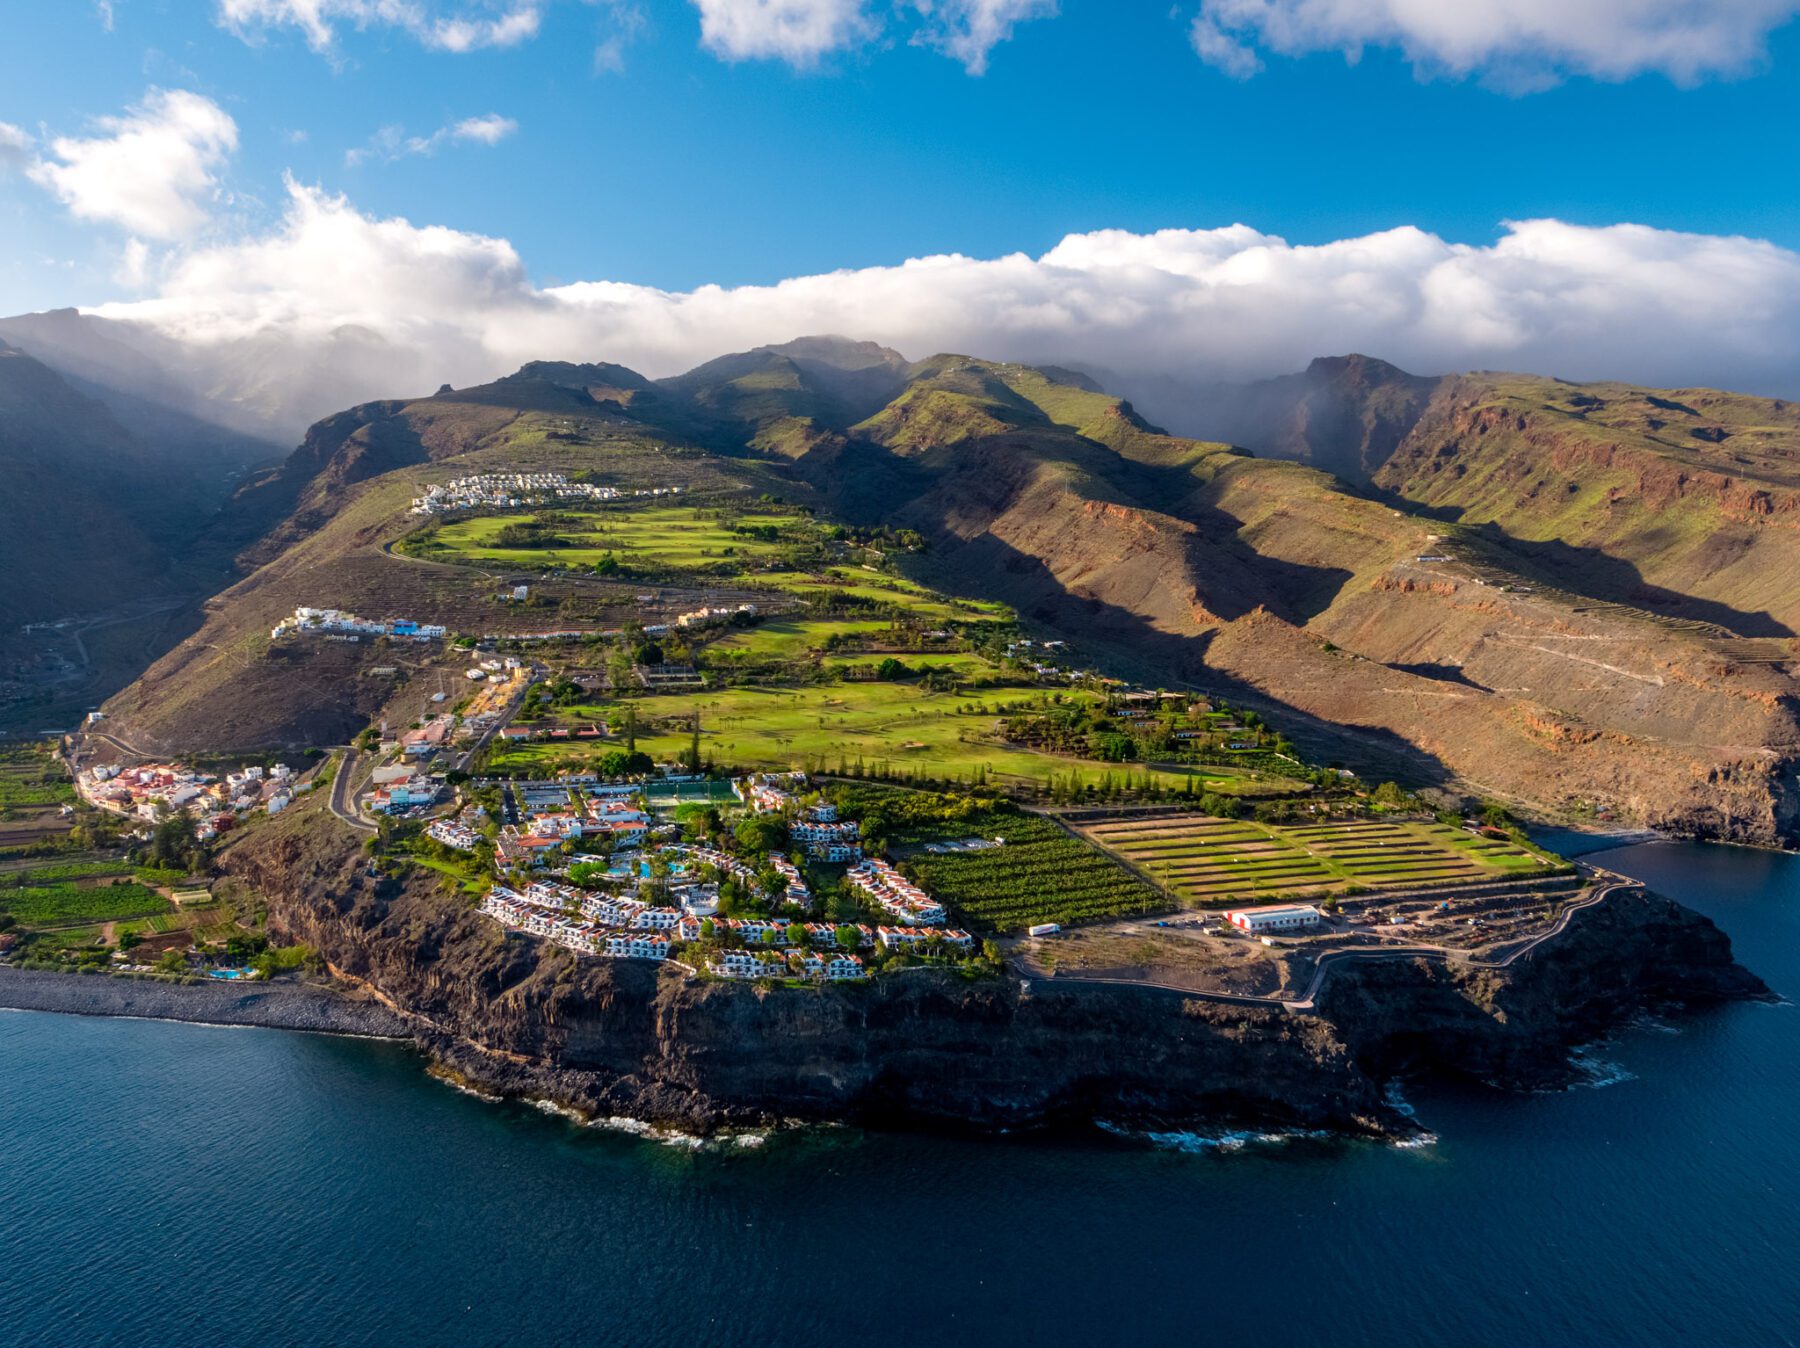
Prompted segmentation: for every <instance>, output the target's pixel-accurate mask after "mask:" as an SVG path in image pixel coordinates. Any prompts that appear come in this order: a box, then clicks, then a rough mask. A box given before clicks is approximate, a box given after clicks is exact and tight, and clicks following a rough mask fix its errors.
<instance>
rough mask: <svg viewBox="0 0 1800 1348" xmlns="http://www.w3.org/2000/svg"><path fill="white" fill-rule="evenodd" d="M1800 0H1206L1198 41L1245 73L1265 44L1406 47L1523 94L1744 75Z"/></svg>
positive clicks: (1288, 49)
mask: <svg viewBox="0 0 1800 1348" xmlns="http://www.w3.org/2000/svg"><path fill="white" fill-rule="evenodd" d="M1796 13H1800V0H1575V3H1570V0H1455V2H1454V3H1444V0H1201V4H1200V11H1199V14H1198V15H1197V16H1196V18H1195V19H1194V21H1193V26H1192V29H1191V37H1192V41H1193V45H1194V49H1195V51H1197V52H1198V53H1199V55H1200V57H1201V58H1202V59H1203V60H1205V61H1207V62H1208V63H1209V64H1211V65H1215V66H1218V67H1219V68H1220V69H1221V70H1223V71H1225V73H1227V74H1229V75H1232V76H1234V77H1236V78H1239V79H1242V78H1247V77H1248V76H1250V75H1252V74H1254V73H1255V72H1256V71H1257V70H1259V69H1261V61H1260V60H1259V58H1258V56H1257V49H1259V48H1260V49H1261V50H1262V51H1265V52H1271V53H1274V54H1276V55H1280V56H1301V55H1304V54H1306V53H1308V52H1320V51H1341V52H1343V53H1344V54H1345V56H1346V57H1347V58H1348V59H1350V60H1352V61H1355V60H1356V59H1357V58H1358V57H1359V56H1360V55H1361V53H1362V50H1363V48H1364V47H1366V46H1377V47H1397V48H1399V49H1400V50H1401V51H1402V52H1403V53H1404V54H1405V56H1406V58H1407V60H1409V61H1411V62H1412V63H1413V64H1414V65H1415V66H1416V67H1417V68H1419V69H1420V70H1421V71H1423V72H1425V73H1432V74H1437V73H1442V74H1448V75H1453V76H1464V75H1470V74H1480V75H1482V76H1484V77H1486V78H1488V79H1490V80H1492V81H1494V82H1497V83H1499V84H1502V85H1506V86H1511V87H1514V88H1519V89H1528V88H1541V87H1543V86H1544V85H1547V84H1552V83H1555V82H1556V81H1557V80H1559V79H1561V78H1563V77H1565V76H1567V75H1570V74H1578V75H1588V76H1592V77H1594V78H1596V79H1603V80H1622V79H1629V78H1630V77H1632V76H1634V75H1639V74H1643V73H1645V72H1649V71H1654V72H1659V73H1661V74H1664V75H1667V76H1668V77H1669V78H1670V79H1672V80H1675V81H1676V82H1677V83H1680V84H1692V83H1694V82H1696V81H1698V80H1701V79H1704V78H1707V77H1711V76H1722V75H1724V76H1728V75H1735V74H1741V73H1743V72H1745V71H1746V70H1750V69H1753V68H1754V67H1755V66H1757V65H1758V64H1759V63H1761V62H1762V61H1764V60H1765V59H1766V57H1767V48H1766V40H1767V38H1768V35H1769V34H1770V33H1771V32H1772V31H1774V30H1775V29H1776V28H1779V27H1781V26H1782V25H1784V24H1785V23H1787V22H1788V21H1789V20H1790V19H1791V18H1793V17H1794V15H1795V14H1796Z"/></svg>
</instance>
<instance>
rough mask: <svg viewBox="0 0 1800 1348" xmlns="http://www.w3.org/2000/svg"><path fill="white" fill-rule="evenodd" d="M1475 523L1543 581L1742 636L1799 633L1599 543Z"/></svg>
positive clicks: (1515, 563) (1485, 538)
mask: <svg viewBox="0 0 1800 1348" xmlns="http://www.w3.org/2000/svg"><path fill="white" fill-rule="evenodd" d="M1471 527H1472V529H1473V531H1474V533H1475V536H1476V538H1477V540H1478V541H1480V542H1481V543H1485V544H1488V545H1489V546H1490V547H1492V548H1494V549H1496V550H1497V551H1498V552H1499V553H1500V554H1501V555H1502V559H1503V560H1504V562H1505V563H1506V565H1507V566H1508V567H1509V568H1510V569H1511V570H1514V571H1516V572H1518V574H1519V575H1520V576H1522V577H1524V578H1526V579H1529V580H1533V581H1536V582H1537V583H1539V584H1541V585H1548V586H1554V587H1555V588H1557V589H1559V590H1565V591H1568V592H1569V593H1572V594H1576V595H1580V596H1582V597H1584V598H1588V599H1597V600H1600V601H1602V602H1604V603H1609V604H1628V605H1630V606H1632V607H1634V608H1642V609H1648V610H1649V611H1650V612H1652V613H1656V614H1659V615H1661V616H1663V617H1667V618H1674V619H1678V620H1681V621H1684V622H1700V623H1709V624H1712V625H1713V626H1716V627H1722V628H1724V629H1725V630H1727V631H1728V632H1731V633H1734V634H1735V635H1737V636H1740V637H1791V636H1794V635H1795V632H1794V630H1793V629H1792V628H1791V627H1789V626H1787V624H1785V623H1783V622H1782V621H1781V620H1780V619H1779V618H1777V617H1776V616H1775V615H1774V614H1772V613H1770V612H1768V611H1766V610H1763V611H1760V612H1759V611H1756V610H1752V609H1741V608H1733V607H1732V606H1731V605H1730V604H1724V603H1720V602H1719V601H1717V600H1712V599H1703V598H1701V597H1700V596H1698V595H1692V594H1684V593H1682V592H1681V591H1679V590H1671V589H1668V588H1667V587H1665V586H1661V585H1653V584H1651V583H1650V582H1649V581H1648V580H1646V579H1644V573H1643V572H1642V571H1641V570H1639V569H1638V566H1637V564H1636V563H1635V562H1630V561H1627V560H1625V559H1624V558H1623V557H1614V556H1611V555H1610V554H1608V553H1605V552H1602V551H1601V550H1600V549H1598V548H1588V547H1578V546H1576V545H1575V544H1572V543H1565V542H1562V541H1561V540H1560V539H1548V540H1545V541H1543V542H1536V541H1531V540H1526V539H1521V538H1517V537H1515V536H1513V535H1512V534H1509V533H1507V532H1506V531H1505V530H1504V529H1501V528H1500V527H1499V526H1498V525H1496V524H1492V523H1489V524H1482V525H1476V526H1471ZM1730 546H1731V544H1730V541H1729V540H1728V539H1720V540H1719V548H1720V549H1721V550H1722V551H1728V550H1729V549H1730ZM1728 560H1729V557H1722V558H1721V563H1723V562H1725V561H1728Z"/></svg>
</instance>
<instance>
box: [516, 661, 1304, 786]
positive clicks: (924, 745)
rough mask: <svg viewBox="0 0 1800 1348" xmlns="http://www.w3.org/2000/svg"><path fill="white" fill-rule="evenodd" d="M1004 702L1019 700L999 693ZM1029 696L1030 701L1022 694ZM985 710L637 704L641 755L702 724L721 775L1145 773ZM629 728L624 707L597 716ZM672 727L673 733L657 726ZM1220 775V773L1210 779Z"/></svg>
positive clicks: (775, 700) (842, 688) (664, 699)
mask: <svg viewBox="0 0 1800 1348" xmlns="http://www.w3.org/2000/svg"><path fill="white" fill-rule="evenodd" d="M992 691H994V692H995V693H997V695H999V696H1004V695H1005V694H1006V693H1007V692H1008V691H1009V690H1006V689H1000V690H992ZM1020 691H1024V690H1020ZM975 705H977V704H976V703H975V702H973V701H971V700H970V699H969V698H967V697H964V696H959V695H957V694H954V693H933V692H929V691H927V690H926V689H924V688H921V687H919V686H918V685H917V684H913V683H846V684H832V685H824V686H818V687H806V688H781V689H766V688H725V689H718V690H713V691H707V692H702V693H693V694H673V693H672V694H663V695H659V696H655V697H645V698H640V699H638V700H637V701H636V706H637V714H638V724H639V726H640V727H641V729H640V730H639V733H638V747H639V748H640V749H642V750H643V751H644V752H646V753H648V754H650V755H651V756H652V757H654V758H657V759H659V760H668V759H672V758H675V757H676V756H678V755H679V754H680V752H681V751H682V750H683V749H685V748H686V747H687V743H688V736H689V731H688V728H687V725H686V722H687V720H688V718H689V717H691V716H692V715H693V714H694V713H695V712H698V713H699V716H700V748H701V753H702V754H703V755H710V756H711V757H712V758H713V760H714V761H715V762H717V763H718V764H719V765H721V766H731V767H745V768H789V767H797V766H800V765H803V764H805V763H807V762H809V761H811V762H815V763H816V762H818V761H820V760H823V761H824V762H825V765H826V767H827V768H835V767H836V766H837V764H838V762H839V760H840V759H841V760H843V761H844V762H845V763H846V764H852V763H854V762H856V761H857V760H858V759H861V760H862V761H863V762H864V764H865V765H867V766H868V767H871V768H873V767H875V766H877V765H883V766H885V767H886V768H887V769H890V770H905V769H911V768H914V767H917V768H919V769H920V770H922V771H924V772H926V773H928V774H929V775H930V776H932V777H934V778H936V779H939V780H948V779H951V778H956V777H961V778H965V779H966V778H968V777H969V776H970V775H971V774H973V773H975V772H976V771H977V770H980V769H985V770H986V771H987V773H988V776H989V778H990V780H992V781H994V782H995V783H996V784H999V783H1001V782H1005V781H1013V782H1022V783H1029V782H1046V781H1048V780H1049V779H1050V778H1051V777H1053V776H1054V777H1057V778H1059V779H1062V780H1064V781H1067V780H1068V778H1069V775H1070V773H1071V772H1079V773H1080V775H1081V778H1082V780H1083V781H1084V782H1091V783H1095V784H1098V783H1100V782H1101V781H1103V780H1104V779H1106V778H1108V777H1110V778H1111V779H1112V780H1114V781H1115V782H1116V781H1118V780H1120V779H1121V778H1122V777H1123V775H1124V773H1125V772H1126V771H1127V769H1128V768H1129V770H1130V771H1131V772H1132V774H1133V775H1134V776H1135V777H1140V778H1141V777H1142V776H1143V775H1144V769H1142V768H1141V767H1138V766H1136V765H1115V764H1105V763H1092V762H1079V761H1076V760H1074V759H1065V758H1058V757H1055V756H1054V755H1050V754H1041V753H1037V752H1035V751H1033V750H1030V749H1021V748H1017V747H1014V746H1011V745H1006V744H1001V743H997V742H990V737H991V736H992V735H993V734H994V724H995V720H996V718H995V717H994V716H993V715H992V714H987V715H982V714H977V713H974V712H973V711H972V710H971V708H972V707H974V706H975ZM593 710H594V711H596V712H597V713H598V714H599V715H601V716H603V717H605V718H606V719H607V720H608V721H609V722H610V723H611V724H613V725H614V726H617V725H619V724H620V723H621V720H622V717H621V715H620V713H619V710H618V708H617V707H611V706H599V707H595V708H593ZM657 722H666V723H668V724H667V725H666V726H665V728H663V729H662V730H656V729H653V728H652V727H653V726H654V725H655V724H656V723H657ZM616 747H618V746H617V745H616V743H613V742H609V741H591V742H588V743H585V744H579V743H569V742H566V741H565V742H561V743H536V744H522V745H507V746H505V747H503V748H501V749H499V750H496V752H495V754H494V757H493V759H492V760H491V766H492V767H493V768H495V769H496V770H498V771H502V772H507V771H520V772H524V771H534V770H542V769H544V767H545V766H546V765H554V764H557V763H562V762H568V761H579V760H580V759H581V758H582V757H583V756H588V757H598V756H600V755H603V754H605V753H606V752H608V751H609V750H610V749H613V748H616ZM1207 771H1208V772H1209V773H1212V772H1214V770H1212V769H1208V770H1207ZM1153 775H1154V776H1155V777H1156V778H1158V779H1159V780H1161V781H1162V782H1163V783H1164V784H1165V785H1166V786H1167V787H1169V788H1170V789H1172V790H1179V789H1180V788H1181V787H1182V786H1183V785H1184V784H1185V783H1186V781H1187V780H1188V779H1187V777H1186V776H1185V775H1183V774H1178V773H1173V772H1156V773H1154V774H1153ZM1193 781H1194V785H1195V789H1201V788H1202V786H1204V789H1206V790H1210V791H1215V792H1228V793H1229V792H1235V793H1240V794H1266V793H1269V792H1275V791H1281V790H1283V789H1285V786H1286V784H1285V783H1283V782H1281V781H1280V780H1279V779H1272V778H1266V777H1261V776H1258V775H1254V774H1245V775H1236V776H1234V775H1230V774H1217V775H1211V776H1208V777H1207V778H1206V779H1205V780H1204V782H1202V779H1201V778H1200V777H1199V776H1197V775H1196V776H1195V778H1194V779H1193Z"/></svg>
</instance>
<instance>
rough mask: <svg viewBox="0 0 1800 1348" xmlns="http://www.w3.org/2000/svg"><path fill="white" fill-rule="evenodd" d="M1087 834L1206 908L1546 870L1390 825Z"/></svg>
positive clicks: (1469, 843) (1210, 825) (1198, 820)
mask: <svg viewBox="0 0 1800 1348" xmlns="http://www.w3.org/2000/svg"><path fill="white" fill-rule="evenodd" d="M1089 831H1090V832H1091V833H1092V835H1093V836H1094V838H1095V839H1096V840H1097V841H1098V842H1099V843H1100V844H1101V845H1102V846H1104V847H1107V848H1110V849H1112V850H1113V851H1115V852H1117V853H1118V854H1119V855H1120V856H1122V857H1124V858H1125V859H1127V860H1128V861H1131V862H1132V863H1133V864H1135V865H1137V866H1138V867H1140V868H1141V869H1142V870H1143V871H1144V872H1146V873H1147V874H1149V875H1151V876H1152V877H1154V878H1155V879H1157V880H1159V881H1161V882H1162V883H1163V884H1165V885H1167V886H1168V887H1169V888H1170V889H1172V890H1173V891H1174V892H1175V893H1177V894H1179V895H1180V896H1181V897H1183V898H1186V899H1189V900H1192V901H1195V902H1199V903H1222V902H1233V901H1238V900H1242V899H1246V898H1255V897H1264V896H1266V897H1270V898H1274V897H1279V896H1280V895H1281V894H1282V893H1283V892H1287V893H1293V892H1298V891H1304V890H1318V889H1330V888H1341V887H1343V886H1345V885H1349V884H1361V885H1377V886H1380V885H1389V886H1392V885H1407V884H1434V883H1441V882H1444V881H1449V880H1484V879H1491V878H1494V877H1495V876H1496V875H1507V874H1512V873H1515V872H1517V871H1519V870H1522V869H1526V868H1529V867H1535V866H1537V865H1539V864H1540V863H1539V861H1538V859H1537V858H1536V857H1535V856H1533V855H1532V854H1531V853H1530V852H1528V851H1527V850H1526V849H1524V848H1522V847H1519V846H1517V845H1516V844H1513V843H1511V842H1507V841H1503V840H1500V839H1492V838H1478V837H1475V836H1473V835H1471V834H1468V833H1465V832H1463V831H1461V830H1459V829H1454V828H1451V827H1448V826H1445V825H1429V826H1423V827H1422V826H1419V825H1416V824H1398V823H1390V822H1387V821H1383V820H1368V821H1357V822H1348V823H1333V824H1304V825H1297V826H1292V827H1288V828H1274V827H1265V826H1263V825H1260V824H1248V823H1244V822H1241V821H1231V820H1223V819H1210V818H1207V817H1205V816H1202V815H1183V816H1175V817H1170V816H1163V817H1160V818H1156V819H1150V820H1110V821H1101V822H1099V823H1096V824H1093V825H1091V826H1090V830H1089Z"/></svg>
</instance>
